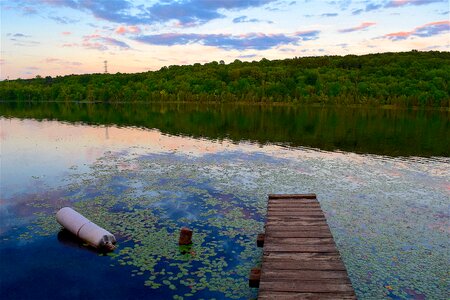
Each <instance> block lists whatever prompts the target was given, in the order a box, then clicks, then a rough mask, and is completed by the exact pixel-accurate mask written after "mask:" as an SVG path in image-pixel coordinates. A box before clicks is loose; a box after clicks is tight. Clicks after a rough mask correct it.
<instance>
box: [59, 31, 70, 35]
mask: <svg viewBox="0 0 450 300" xmlns="http://www.w3.org/2000/svg"><path fill="white" fill-rule="evenodd" d="M61 34H62V35H71V34H72V32H70V31H63V32H61Z"/></svg>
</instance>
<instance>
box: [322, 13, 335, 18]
mask: <svg viewBox="0 0 450 300" xmlns="http://www.w3.org/2000/svg"><path fill="white" fill-rule="evenodd" d="M337 15H338V14H337V13H325V14H321V16H322V17H336V16H337Z"/></svg>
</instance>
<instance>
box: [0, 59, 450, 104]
mask: <svg viewBox="0 0 450 300" xmlns="http://www.w3.org/2000/svg"><path fill="white" fill-rule="evenodd" d="M449 78H450V52H438V51H430V52H419V51H411V52H402V53H382V54H369V55H362V56H356V55H347V56H322V57H305V58H293V59H284V60H272V61H269V60H267V59H262V60H261V61H258V62H257V61H253V62H241V61H239V60H235V61H234V62H232V63H230V64H224V63H223V61H221V62H211V63H206V64H203V65H201V64H198V63H197V64H194V65H188V66H169V67H163V68H161V69H160V70H159V71H154V72H145V73H136V74H121V73H116V74H86V75H69V76H57V77H56V78H52V77H50V76H47V77H41V76H37V77H36V78H34V79H28V80H24V79H17V80H9V81H2V82H0V100H3V101H63V102H71V101H90V102H105V103H118V102H142V101H143V102H148V101H170V102H172V101H195V102H265V103H273V102H290V103H320V104H344V105H351V104H367V105H396V106H405V107H410V106H423V107H449V105H450V101H449V99H450V87H449Z"/></svg>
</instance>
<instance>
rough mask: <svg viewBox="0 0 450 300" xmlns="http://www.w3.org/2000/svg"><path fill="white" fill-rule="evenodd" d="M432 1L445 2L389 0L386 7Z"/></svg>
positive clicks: (423, 3)
mask: <svg viewBox="0 0 450 300" xmlns="http://www.w3.org/2000/svg"><path fill="white" fill-rule="evenodd" d="M433 2H445V0H391V1H389V2H388V3H387V4H386V7H401V6H405V5H425V4H431V3H433Z"/></svg>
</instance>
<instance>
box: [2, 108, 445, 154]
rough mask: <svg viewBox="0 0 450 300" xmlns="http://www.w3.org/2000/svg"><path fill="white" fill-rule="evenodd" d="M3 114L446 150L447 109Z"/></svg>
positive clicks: (380, 149)
mask: <svg viewBox="0 0 450 300" xmlns="http://www.w3.org/2000/svg"><path fill="white" fill-rule="evenodd" d="M0 114H1V115H3V116H5V117H16V118H33V119H37V120H44V119H47V120H58V121H66V122H83V123H86V124H95V125H114V126H136V127H142V128H149V129H158V130H160V131H161V132H163V133H167V134H173V135H184V136H190V137H195V138H207V139H212V140H217V139H218V140H222V139H230V140H232V141H235V142H240V141H253V142H257V143H259V144H268V143H270V144H274V143H275V144H281V145H286V146H292V147H298V146H302V147H312V148H318V149H322V150H327V151H335V150H341V151H347V152H354V153H370V154H380V155H389V156H424V157H430V156H446V157H448V156H450V134H449V132H450V112H448V111H436V110H404V109H380V108H367V107H366V108H364V107H356V108H346V107H332V106H331V107H330V106H326V107H311V106H309V107H308V106H306V107H304V106H268V105H234V104H203V103H200V104H192V103H184V104H183V103H151V104H145V103H132V104H127V103H122V104H102V103H56V102H46V103H23V102H21V103H15V102H3V103H0Z"/></svg>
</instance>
